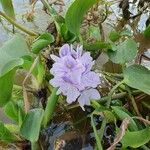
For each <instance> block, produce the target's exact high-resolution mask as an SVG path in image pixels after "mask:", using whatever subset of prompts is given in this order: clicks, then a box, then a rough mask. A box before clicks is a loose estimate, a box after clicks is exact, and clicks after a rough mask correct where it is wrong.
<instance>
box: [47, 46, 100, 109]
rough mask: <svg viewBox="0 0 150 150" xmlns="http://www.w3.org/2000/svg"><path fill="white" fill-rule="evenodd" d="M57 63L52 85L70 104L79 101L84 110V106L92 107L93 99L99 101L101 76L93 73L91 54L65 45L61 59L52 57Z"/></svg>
mask: <svg viewBox="0 0 150 150" xmlns="http://www.w3.org/2000/svg"><path fill="white" fill-rule="evenodd" d="M51 58H52V59H53V60H54V61H55V63H54V64H53V67H52V68H51V70H50V72H51V74H52V75H54V78H53V79H51V80H50V84H52V85H53V86H54V87H58V91H57V94H60V93H62V94H63V95H65V96H66V97H67V102H68V103H69V104H70V103H72V102H74V101H76V100H78V102H79V104H80V106H81V107H82V109H83V110H84V105H90V100H91V99H95V100H96V99H99V98H100V94H99V92H98V91H97V90H96V89H95V88H96V87H97V85H98V84H99V83H100V79H99V76H98V75H97V74H96V73H95V72H93V71H91V69H92V66H93V64H94V61H93V59H92V57H91V56H90V53H89V52H83V48H82V46H80V47H79V46H78V47H77V49H76V51H75V50H74V49H73V47H72V46H69V45H68V44H65V45H63V46H62V47H61V48H60V51H59V57H58V56H56V55H51Z"/></svg>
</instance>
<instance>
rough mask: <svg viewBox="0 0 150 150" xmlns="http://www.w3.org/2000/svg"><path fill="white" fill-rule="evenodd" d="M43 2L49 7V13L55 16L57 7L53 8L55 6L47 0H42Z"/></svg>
mask: <svg viewBox="0 0 150 150" xmlns="http://www.w3.org/2000/svg"><path fill="white" fill-rule="evenodd" d="M41 2H42V3H43V5H44V6H45V7H46V8H47V10H48V13H49V15H50V16H52V17H54V16H56V15H57V12H56V11H55V9H53V8H52V7H51V6H50V5H49V3H48V1H47V0H41Z"/></svg>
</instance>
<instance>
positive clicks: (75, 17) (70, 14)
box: [65, 0, 99, 36]
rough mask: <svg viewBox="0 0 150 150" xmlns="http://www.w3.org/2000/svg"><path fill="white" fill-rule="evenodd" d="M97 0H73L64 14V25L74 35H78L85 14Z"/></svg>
mask: <svg viewBox="0 0 150 150" xmlns="http://www.w3.org/2000/svg"><path fill="white" fill-rule="evenodd" d="M98 1H99V0H82V1H81V0H75V1H74V2H73V3H72V4H71V6H70V7H69V9H68V11H67V13H66V17H65V20H66V25H67V27H68V29H69V30H70V31H71V32H72V33H74V34H75V35H77V36H78V35H79V34H80V26H81V23H82V21H83V17H84V15H85V13H86V12H87V11H88V10H89V9H90V8H91V7H92V6H93V5H94V4H96V3H97V2H98Z"/></svg>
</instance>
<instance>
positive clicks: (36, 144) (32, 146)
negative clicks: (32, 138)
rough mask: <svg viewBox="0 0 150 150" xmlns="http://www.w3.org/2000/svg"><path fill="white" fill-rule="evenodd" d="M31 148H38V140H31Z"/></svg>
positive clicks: (37, 149) (36, 149)
mask: <svg viewBox="0 0 150 150" xmlns="http://www.w3.org/2000/svg"><path fill="white" fill-rule="evenodd" d="M31 150H40V146H39V143H38V142H31Z"/></svg>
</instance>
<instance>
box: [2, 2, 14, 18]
mask: <svg viewBox="0 0 150 150" xmlns="http://www.w3.org/2000/svg"><path fill="white" fill-rule="evenodd" d="M0 3H1V5H2V8H3V10H4V12H5V13H6V14H7V15H8V16H9V17H11V18H13V19H15V13H14V7H13V3H12V0H0Z"/></svg>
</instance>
